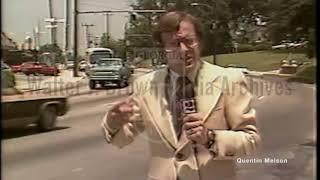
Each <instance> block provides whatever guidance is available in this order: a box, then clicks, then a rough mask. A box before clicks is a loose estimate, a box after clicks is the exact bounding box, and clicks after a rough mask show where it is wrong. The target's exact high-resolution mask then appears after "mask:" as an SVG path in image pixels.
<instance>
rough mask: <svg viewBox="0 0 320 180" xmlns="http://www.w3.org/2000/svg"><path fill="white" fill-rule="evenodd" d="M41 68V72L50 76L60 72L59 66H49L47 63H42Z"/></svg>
mask: <svg viewBox="0 0 320 180" xmlns="http://www.w3.org/2000/svg"><path fill="white" fill-rule="evenodd" d="M40 65H41V69H40V71H39V74H43V75H49V76H57V75H58V74H59V73H60V70H59V68H58V67H57V66H55V65H54V66H49V65H47V64H45V63H40Z"/></svg>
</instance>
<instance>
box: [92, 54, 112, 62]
mask: <svg viewBox="0 0 320 180" xmlns="http://www.w3.org/2000/svg"><path fill="white" fill-rule="evenodd" d="M111 57H112V54H110V53H108V52H103V53H102V52H100V53H94V54H91V56H90V63H91V64H94V63H96V62H98V61H99V60H100V59H101V58H111Z"/></svg>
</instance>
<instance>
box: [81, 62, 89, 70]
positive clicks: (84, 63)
mask: <svg viewBox="0 0 320 180" xmlns="http://www.w3.org/2000/svg"><path fill="white" fill-rule="evenodd" d="M88 66H89V64H88V63H87V62H86V61H80V62H79V71H85V70H86V69H87V67H88Z"/></svg>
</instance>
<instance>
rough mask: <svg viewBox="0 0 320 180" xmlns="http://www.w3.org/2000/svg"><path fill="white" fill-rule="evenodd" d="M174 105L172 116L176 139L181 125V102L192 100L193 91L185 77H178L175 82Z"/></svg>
mask: <svg viewBox="0 0 320 180" xmlns="http://www.w3.org/2000/svg"><path fill="white" fill-rule="evenodd" d="M176 88H177V89H176V93H175V101H174V102H175V103H176V104H174V105H173V116H174V119H175V130H176V134H177V136H178V138H179V137H180V135H181V129H182V125H183V119H182V118H183V117H182V114H183V110H182V100H187V99H191V98H194V89H193V84H192V82H191V81H190V80H189V79H188V78H187V77H179V78H178V79H177V82H176Z"/></svg>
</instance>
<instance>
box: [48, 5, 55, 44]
mask: <svg viewBox="0 0 320 180" xmlns="http://www.w3.org/2000/svg"><path fill="white" fill-rule="evenodd" d="M49 18H53V7H52V0H49ZM56 25H57V23H56V22H54V21H52V22H51V26H52V28H51V44H57V40H56V37H57V36H56V34H57V29H56Z"/></svg>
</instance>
